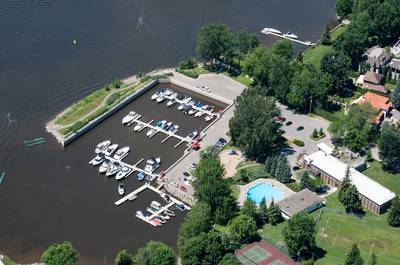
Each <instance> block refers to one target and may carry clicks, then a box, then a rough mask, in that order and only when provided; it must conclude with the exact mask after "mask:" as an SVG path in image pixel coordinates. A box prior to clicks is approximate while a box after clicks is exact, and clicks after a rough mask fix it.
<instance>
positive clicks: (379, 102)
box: [354, 92, 392, 110]
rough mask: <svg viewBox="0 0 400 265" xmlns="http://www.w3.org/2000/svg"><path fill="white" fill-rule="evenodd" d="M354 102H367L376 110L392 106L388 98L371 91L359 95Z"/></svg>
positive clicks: (387, 108)
mask: <svg viewBox="0 0 400 265" xmlns="http://www.w3.org/2000/svg"><path fill="white" fill-rule="evenodd" d="M354 103H357V104H364V103H369V104H371V106H372V107H373V108H375V109H377V110H389V108H390V107H391V106H392V103H391V102H390V101H389V98H387V97H384V96H380V95H377V94H375V93H372V92H367V93H365V94H364V95H362V96H361V97H359V98H358V99H357V100H356V101H354Z"/></svg>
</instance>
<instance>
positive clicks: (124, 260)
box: [115, 249, 133, 265]
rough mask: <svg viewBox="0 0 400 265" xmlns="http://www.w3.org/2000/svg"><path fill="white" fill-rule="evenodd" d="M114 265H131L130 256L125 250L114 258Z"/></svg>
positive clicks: (131, 259)
mask: <svg viewBox="0 0 400 265" xmlns="http://www.w3.org/2000/svg"><path fill="white" fill-rule="evenodd" d="M115 265H133V258H132V255H131V254H129V253H128V251H127V250H126V249H124V250H121V251H120V252H118V254H117V256H116V257H115Z"/></svg>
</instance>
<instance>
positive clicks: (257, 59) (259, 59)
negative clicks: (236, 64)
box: [243, 46, 272, 87]
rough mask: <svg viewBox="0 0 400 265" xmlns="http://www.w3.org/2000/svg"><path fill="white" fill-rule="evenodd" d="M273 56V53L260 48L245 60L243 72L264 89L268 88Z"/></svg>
mask: <svg viewBox="0 0 400 265" xmlns="http://www.w3.org/2000/svg"><path fill="white" fill-rule="evenodd" d="M271 56H272V53H271V52H270V51H269V50H268V49H267V48H265V47H263V46H259V47H257V48H256V49H254V50H253V51H252V52H250V53H249V54H248V55H247V56H246V58H245V59H244V60H243V71H244V72H245V73H246V74H248V75H249V76H251V77H253V79H254V81H255V82H256V83H257V84H259V85H261V86H262V87H264V86H268V75H269V67H270V65H271V63H270V62H271Z"/></svg>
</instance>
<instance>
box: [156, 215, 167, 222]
mask: <svg viewBox="0 0 400 265" xmlns="http://www.w3.org/2000/svg"><path fill="white" fill-rule="evenodd" d="M154 219H156V220H157V221H159V222H160V223H162V224H165V223H166V222H167V221H165V220H164V218H162V217H161V216H156V217H154Z"/></svg>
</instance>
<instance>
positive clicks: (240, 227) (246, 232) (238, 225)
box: [230, 214, 257, 241]
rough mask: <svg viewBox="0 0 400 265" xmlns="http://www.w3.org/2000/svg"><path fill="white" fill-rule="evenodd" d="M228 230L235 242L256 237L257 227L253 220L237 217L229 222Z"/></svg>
mask: <svg viewBox="0 0 400 265" xmlns="http://www.w3.org/2000/svg"><path fill="white" fill-rule="evenodd" d="M230 230H231V233H232V235H233V236H234V237H235V239H236V240H238V241H242V240H243V239H248V238H249V239H252V238H255V237H257V225H256V222H255V221H254V220H253V218H251V217H249V216H247V215H243V214H241V215H239V216H237V217H235V218H234V219H232V221H231V222H230Z"/></svg>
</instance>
